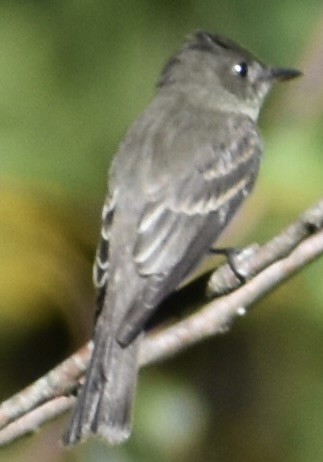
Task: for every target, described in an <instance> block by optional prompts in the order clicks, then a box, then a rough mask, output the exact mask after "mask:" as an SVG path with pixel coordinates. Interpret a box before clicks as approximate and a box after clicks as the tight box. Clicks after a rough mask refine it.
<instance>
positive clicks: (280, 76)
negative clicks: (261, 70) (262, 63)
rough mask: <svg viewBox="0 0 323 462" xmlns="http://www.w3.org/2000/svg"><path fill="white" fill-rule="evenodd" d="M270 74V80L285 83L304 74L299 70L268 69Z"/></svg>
mask: <svg viewBox="0 0 323 462" xmlns="http://www.w3.org/2000/svg"><path fill="white" fill-rule="evenodd" d="M268 74H269V75H268V77H269V79H270V80H278V81H283V80H291V79H295V77H299V76H300V75H302V72H301V71H298V70H297V69H283V68H271V69H268Z"/></svg>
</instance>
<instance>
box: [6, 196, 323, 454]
mask: <svg viewBox="0 0 323 462" xmlns="http://www.w3.org/2000/svg"><path fill="white" fill-rule="evenodd" d="M322 254H323V200H321V201H320V202H319V203H317V204H316V205H315V206H314V207H312V208H310V209H309V210H307V211H306V212H305V213H304V214H302V215H301V216H300V217H299V219H298V220H297V221H295V222H294V223H293V224H291V225H290V226H289V227H288V228H287V229H285V230H284V231H283V232H282V233H281V234H279V235H278V236H276V237H274V238H273V239H272V240H271V241H269V242H268V243H266V244H264V245H263V246H261V247H258V248H257V249H253V251H252V252H250V251H248V252H242V253H241V254H240V255H239V256H238V257H237V262H236V267H237V270H238V271H239V273H240V274H243V275H244V277H245V278H246V279H247V281H248V282H246V283H245V284H244V285H243V286H241V287H239V285H241V283H240V281H239V280H238V279H237V278H236V276H235V275H234V274H233V272H232V271H231V270H230V268H229V266H228V265H227V264H225V265H223V266H222V267H221V268H219V269H218V270H216V271H215V272H214V273H213V274H212V276H211V278H210V280H209V284H208V292H209V294H212V295H214V294H217V295H218V294H223V293H227V292H230V291H231V293H229V294H227V295H225V296H222V297H221V298H218V299H216V300H213V301H211V302H209V303H208V304H206V305H205V306H204V307H203V308H202V309H201V310H199V311H198V312H197V313H195V314H193V315H191V316H189V317H187V318H186V319H184V320H182V321H180V322H178V323H176V324H174V325H173V326H171V327H168V328H165V329H163V330H161V331H160V332H158V333H154V334H150V335H148V336H147V337H146V338H145V339H144V341H143V342H142V348H141V351H140V365H141V366H145V365H148V364H151V363H154V362H157V361H160V360H162V359H165V358H167V357H169V356H171V355H174V354H175V353H178V352H180V351H182V350H183V349H185V348H187V347H188V346H190V345H193V344H194V343H196V342H198V341H200V340H202V339H205V338H207V337H209V336H214V335H218V334H220V333H223V332H225V331H227V330H228V328H229V326H230V325H231V323H232V321H233V320H234V318H236V317H237V316H241V315H245V314H246V312H247V309H248V308H249V307H250V305H251V304H253V303H254V302H255V301H257V300H259V299H261V298H263V297H264V296H265V295H266V294H267V293H268V292H269V291H271V290H273V289H274V288H275V287H277V286H278V285H279V284H281V283H282V282H284V281H285V280H286V279H288V278H290V277H291V276H292V275H294V274H295V273H296V272H298V271H299V270H301V269H302V268H303V267H304V266H306V265H308V264H309V263H310V262H312V261H313V260H315V259H317V258H318V257H319V256H320V255H322ZM92 348H93V345H92V342H89V343H88V344H87V345H85V346H84V347H83V348H81V349H80V350H79V351H78V352H76V353H75V354H74V355H72V356H71V357H69V358H67V359H66V360H65V361H64V362H62V363H61V364H60V365H58V366H57V367H56V368H54V369H53V370H51V371H50V372H49V373H48V374H46V375H45V376H43V377H42V378H40V379H38V380H37V381H36V382H34V383H33V384H32V385H30V386H29V387H27V388H25V389H24V390H22V391H20V392H19V393H17V394H16V395H14V396H13V397H11V398H9V399H8V400H7V401H5V402H3V403H2V404H1V406H0V446H1V445H5V444H8V443H10V442H12V441H14V440H15V439H17V438H20V437H21V436H23V435H25V434H28V433H31V432H33V431H35V430H36V429H37V428H38V427H39V426H40V425H42V424H43V423H45V422H46V421H49V420H52V419H53V418H54V417H56V416H58V415H60V414H63V413H64V412H66V411H67V410H68V409H70V408H71V407H72V406H73V404H74V401H75V398H74V396H72V395H71V393H72V392H73V391H74V390H75V389H76V388H77V386H78V384H79V383H80V380H81V379H82V376H83V375H84V372H85V370H86V368H87V365H88V363H89V360H90V356H91V351H92Z"/></svg>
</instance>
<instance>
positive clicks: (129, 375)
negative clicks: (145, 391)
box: [63, 316, 141, 446]
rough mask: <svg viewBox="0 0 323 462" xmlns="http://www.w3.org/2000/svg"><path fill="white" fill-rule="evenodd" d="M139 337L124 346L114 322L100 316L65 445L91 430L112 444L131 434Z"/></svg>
mask: <svg viewBox="0 0 323 462" xmlns="http://www.w3.org/2000/svg"><path fill="white" fill-rule="evenodd" d="M140 337H141V335H139V337H138V338H136V339H135V340H134V341H133V342H132V343H131V344H130V345H128V346H126V347H122V346H121V345H120V344H119V343H118V342H117V340H116V338H115V332H111V324H110V328H109V325H107V322H106V320H104V319H103V317H102V316H101V317H100V318H99V319H98V322H97V325H96V332H95V347H94V351H93V354H92V359H91V362H90V366H89V369H88V371H87V375H86V379H85V383H84V386H83V387H82V389H81V391H80V395H79V396H78V399H77V402H76V406H75V409H74V411H73V414H72V418H71V421H70V423H69V426H68V429H67V431H66V433H65V434H64V436H63V442H64V444H65V445H67V446H72V445H74V444H75V443H77V442H78V441H81V440H83V439H85V438H87V437H88V436H89V435H90V434H91V433H92V434H96V435H98V436H100V437H102V438H103V439H104V440H106V441H107V442H108V443H110V444H111V445H114V444H120V443H122V442H123V441H125V440H126V439H127V438H128V437H129V436H130V433H131V425H132V408H133V401H134V397H135V391H136V384H137V375H138V359H137V356H138V346H139V342H140Z"/></svg>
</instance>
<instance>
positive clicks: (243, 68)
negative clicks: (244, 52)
mask: <svg viewBox="0 0 323 462" xmlns="http://www.w3.org/2000/svg"><path fill="white" fill-rule="evenodd" d="M233 68H234V70H235V72H236V73H237V74H238V75H240V77H246V76H247V74H248V64H247V63H245V62H242V63H239V64H235V65H234V67H233Z"/></svg>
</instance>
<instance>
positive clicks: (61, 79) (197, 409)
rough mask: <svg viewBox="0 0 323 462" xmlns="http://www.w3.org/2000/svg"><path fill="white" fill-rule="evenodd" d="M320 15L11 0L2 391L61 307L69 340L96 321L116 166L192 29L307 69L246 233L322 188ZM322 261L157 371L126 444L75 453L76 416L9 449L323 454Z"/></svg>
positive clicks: (281, 96) (214, 455)
mask: <svg viewBox="0 0 323 462" xmlns="http://www.w3.org/2000/svg"><path fill="white" fill-rule="evenodd" d="M322 14H323V10H322V4H321V1H319V0H309V1H307V2H306V5H305V4H303V3H301V2H299V3H297V2H293V1H291V0H281V1H279V2H278V1H274V2H265V1H261V2H257V3H256V2H253V1H251V0H243V1H238V0H229V1H228V0H218V1H216V2H215V1H214V0H202V1H197V0H190V1H186V2H184V1H183V0H178V1H169V0H168V1H167V0H164V1H161V0H159V1H154V2H152V1H148V0H136V1H134V0H121V1H118V2H117V1H102V0H92V1H89V0H78V1H76V0H65V1H63V0H47V1H36V0H34V1H32V0H29V1H28V0H26V1H24V2H21V1H19V0H10V1H1V2H0V152H1V155H0V165H1V170H0V193H1V195H0V334H1V335H0V362H1V364H7V365H8V364H10V369H11V370H10V371H8V369H6V368H5V367H1V369H0V374H1V377H2V383H1V385H0V387H1V393H2V396H3V397H5V395H6V396H8V395H9V394H11V393H12V392H13V390H17V389H18V388H19V387H20V386H21V385H22V383H21V380H18V379H17V380H16V381H15V380H14V377H15V371H18V370H19V369H20V368H21V364H20V363H19V359H18V358H21V357H22V356H21V354H20V353H21V351H23V352H24V355H27V354H28V353H29V352H30V354H33V353H32V352H34V351H35V348H36V347H38V345H37V341H36V340H35V338H34V337H33V333H34V332H35V331H36V330H37V329H39V328H42V326H44V329H46V328H47V327H46V326H47V325H48V324H47V323H48V322H49V321H50V320H51V319H56V317H57V316H59V317H60V318H61V319H62V320H63V325H65V330H64V327H63V326H62V327H61V329H62V331H61V332H60V333H59V335H58V336H57V344H58V345H59V344H60V342H61V339H62V338H63V337H62V336H64V335H65V336H66V334H67V332H68V334H69V335H70V337H71V338H72V340H73V341H71V343H73V344H74V346H73V348H74V347H75V348H76V346H77V344H79V343H81V341H82V340H85V338H86V337H87V336H88V335H90V333H91V329H92V322H93V320H92V316H93V314H92V313H93V304H94V302H93V301H94V293H93V290H92V286H91V264H92V259H93V255H94V249H95V243H96V237H97V234H98V228H99V221H100V207H101V203H102V201H103V196H104V193H105V190H106V177H107V173H106V172H107V168H108V165H109V162H110V160H111V158H112V156H113V153H114V151H115V149H116V147H117V144H118V142H119V141H120V140H121V139H122V136H123V134H124V132H125V130H126V128H127V126H128V125H129V124H130V123H131V121H132V120H134V118H135V117H136V116H137V115H138V114H139V113H140V111H141V110H142V109H143V108H144V107H145V105H146V104H147V103H148V102H149V100H150V99H151V97H152V95H153V92H154V85H155V82H156V80H157V77H158V73H159V71H160V69H161V67H162V65H163V64H164V62H165V60H166V59H167V58H168V57H169V56H170V55H171V54H172V52H173V51H174V50H175V49H176V48H177V47H179V46H180V45H181V43H182V38H183V36H185V35H187V34H188V33H189V32H191V31H193V30H195V29H198V28H206V29H209V30H214V31H219V32H221V33H223V34H227V35H229V36H232V38H235V39H237V40H240V41H241V42H242V43H243V44H245V45H246V46H247V47H248V48H250V49H252V50H254V52H255V53H256V54H257V55H258V56H259V57H261V58H262V59H263V60H264V61H266V62H267V61H268V62H272V63H273V64H275V65H281V66H291V67H292V66H295V67H297V66H300V67H302V68H303V70H304V73H305V77H304V78H303V81H302V80H298V81H295V82H292V83H290V84H289V85H286V86H285V85H281V88H279V89H277V90H276V91H275V94H274V95H273V97H272V99H271V101H270V102H269V104H268V107H267V108H266V109H265V111H264V113H263V114H262V118H261V122H260V125H261V127H262V129H263V133H264V137H265V141H266V155H265V159H264V163H263V168H262V172H261V179H260V181H259V183H258V185H257V188H256V191H255V194H254V196H253V198H252V199H251V200H250V203H249V204H248V206H247V207H246V209H245V211H244V213H242V214H241V216H240V219H238V220H237V222H236V226H233V227H232V230H231V232H230V235H229V236H230V240H232V241H233V242H234V244H237V245H243V244H246V243H248V242H250V241H257V240H258V241H261V240H263V239H266V238H269V237H270V236H271V235H273V234H274V233H275V232H277V231H278V230H280V229H281V227H282V226H284V225H286V224H287V223H288V222H289V221H291V220H292V219H294V218H295V217H296V216H297V215H298V214H299V213H300V212H301V211H302V210H303V209H304V208H306V207H307V206H309V205H311V203H312V202H314V201H316V200H317V199H318V198H319V197H320V195H321V193H322V171H323V155H322V133H323V132H322V123H323V115H322V114H323V111H322V107H323V97H322V95H323V80H322V78H321V76H322V73H323V69H322V64H320V66H321V67H319V68H318V67H317V63H319V62H320V60H319V58H318V56H319V53H320V50H321V49H320V46H321V42H322V33H321V32H320V31H321V27H320V26H319V21H320V20H322ZM320 15H321V16H320ZM302 63H303V64H302ZM322 271H323V266H322V261H320V262H317V263H315V264H314V265H313V266H312V267H310V268H308V269H306V270H305V271H304V272H303V273H302V274H301V275H299V276H298V277H297V278H295V280H294V281H290V282H288V283H287V284H286V285H284V287H282V288H281V289H280V290H278V291H277V292H276V293H275V294H273V295H271V296H270V297H268V298H267V300H266V301H265V302H264V303H262V304H261V306H259V307H257V308H256V310H255V312H254V314H251V315H250V316H248V318H246V319H243V320H241V321H240V323H239V326H235V327H234V328H233V330H232V331H230V332H229V334H227V335H226V336H225V337H223V338H221V339H217V340H214V341H209V342H207V345H201V346H200V347H197V348H194V349H192V350H191V351H190V352H187V353H186V354H182V355H181V357H179V358H177V359H176V361H174V362H169V363H168V364H165V365H164V366H160V367H159V368H158V371H159V373H158V375H156V370H157V369H155V368H152V369H151V370H150V371H147V373H145V374H144V377H143V380H142V381H141V382H140V385H139V399H138V403H137V408H138V409H137V414H136V418H135V433H134V436H133V438H132V440H131V441H130V442H129V443H128V444H127V445H126V446H125V447H123V448H120V449H119V448H117V449H114V450H110V449H106V448H105V447H104V446H102V445H101V444H100V443H95V442H90V443H88V444H87V445H84V446H81V447H80V448H78V449H76V450H75V452H66V451H64V450H63V449H62V448H61V447H60V446H58V445H57V440H58V438H59V435H60V433H61V430H62V425H63V422H62V420H60V421H59V422H57V424H51V425H47V426H46V427H45V429H44V430H42V432H41V433H40V434H38V435H37V436H34V437H33V438H31V439H29V440H27V441H22V442H20V443H18V444H16V445H15V446H13V447H12V448H10V449H8V450H6V451H4V452H2V453H1V454H0V461H1V462H2V461H8V460H9V461H12V462H18V461H20V460H23V461H28V460H35V458H38V457H39V458H42V457H49V456H50V458H51V460H53V461H72V460H74V461H82V462H86V461H90V460H91V461H92V460H93V461H101V460H111V461H121V462H127V461H137V460H138V461H139V460H140V461H146V460H147V461H157V460H158V461H166V460H167V461H172V460H175V458H176V459H177V460H178V461H184V460H185V461H187V462H190V461H196V460H217V461H221V462H226V461H231V460H248V461H251V462H252V461H259V460H261V461H267V460H268V461H271V462H272V461H277V462H280V461H284V462H286V461H293V462H298V461H299V462H304V461H309V462H310V461H311V462H312V461H314V460H321V459H322V457H323V443H322V438H321V434H322V431H323V428H322V421H323V420H322V409H323V392H322V390H323V378H322V377H323V376H322V370H321V365H320V364H321V355H320V352H321V349H322V347H323V340H322V338H323V291H322V283H321V274H322ZM27 333H28V334H30V335H27ZM9 338H10V341H9ZM71 348H72V347H71ZM41 350H42V349H41V348H39V347H38V354H39V355H41V354H42V351H41ZM57 350H58V351H60V350H59V348H58V349H57ZM19 352H20V353H19ZM68 353H69V352H68V351H66V355H67V354H68ZM60 354H61V351H60V352H59V353H58V352H57V355H56V356H55V353H54V354H53V355H52V356H51V357H50V358H49V359H48V365H46V366H45V365H44V371H43V372H45V371H46V369H47V368H49V367H51V366H52V364H53V363H54V362H55V361H57V360H58V359H60V358H59V355H60ZM36 356H37V355H36ZM5 357H6V358H10V362H8V359H7V360H6V361H3V360H1V358H5ZM39 357H40V356H39ZM34 361H35V363H36V362H37V357H35V359H34ZM43 363H44V361H43V362H42V364H43ZM174 365H175V366H176V367H174ZM6 367H7V368H8V366H6ZM36 371H37V374H38V373H39V371H38V369H37V367H35V370H34V373H35V378H36ZM17 375H19V374H17ZM4 377H6V379H4ZM8 377H11V378H12V379H11V380H10V379H8ZM49 448H50V450H48V449H49Z"/></svg>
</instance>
